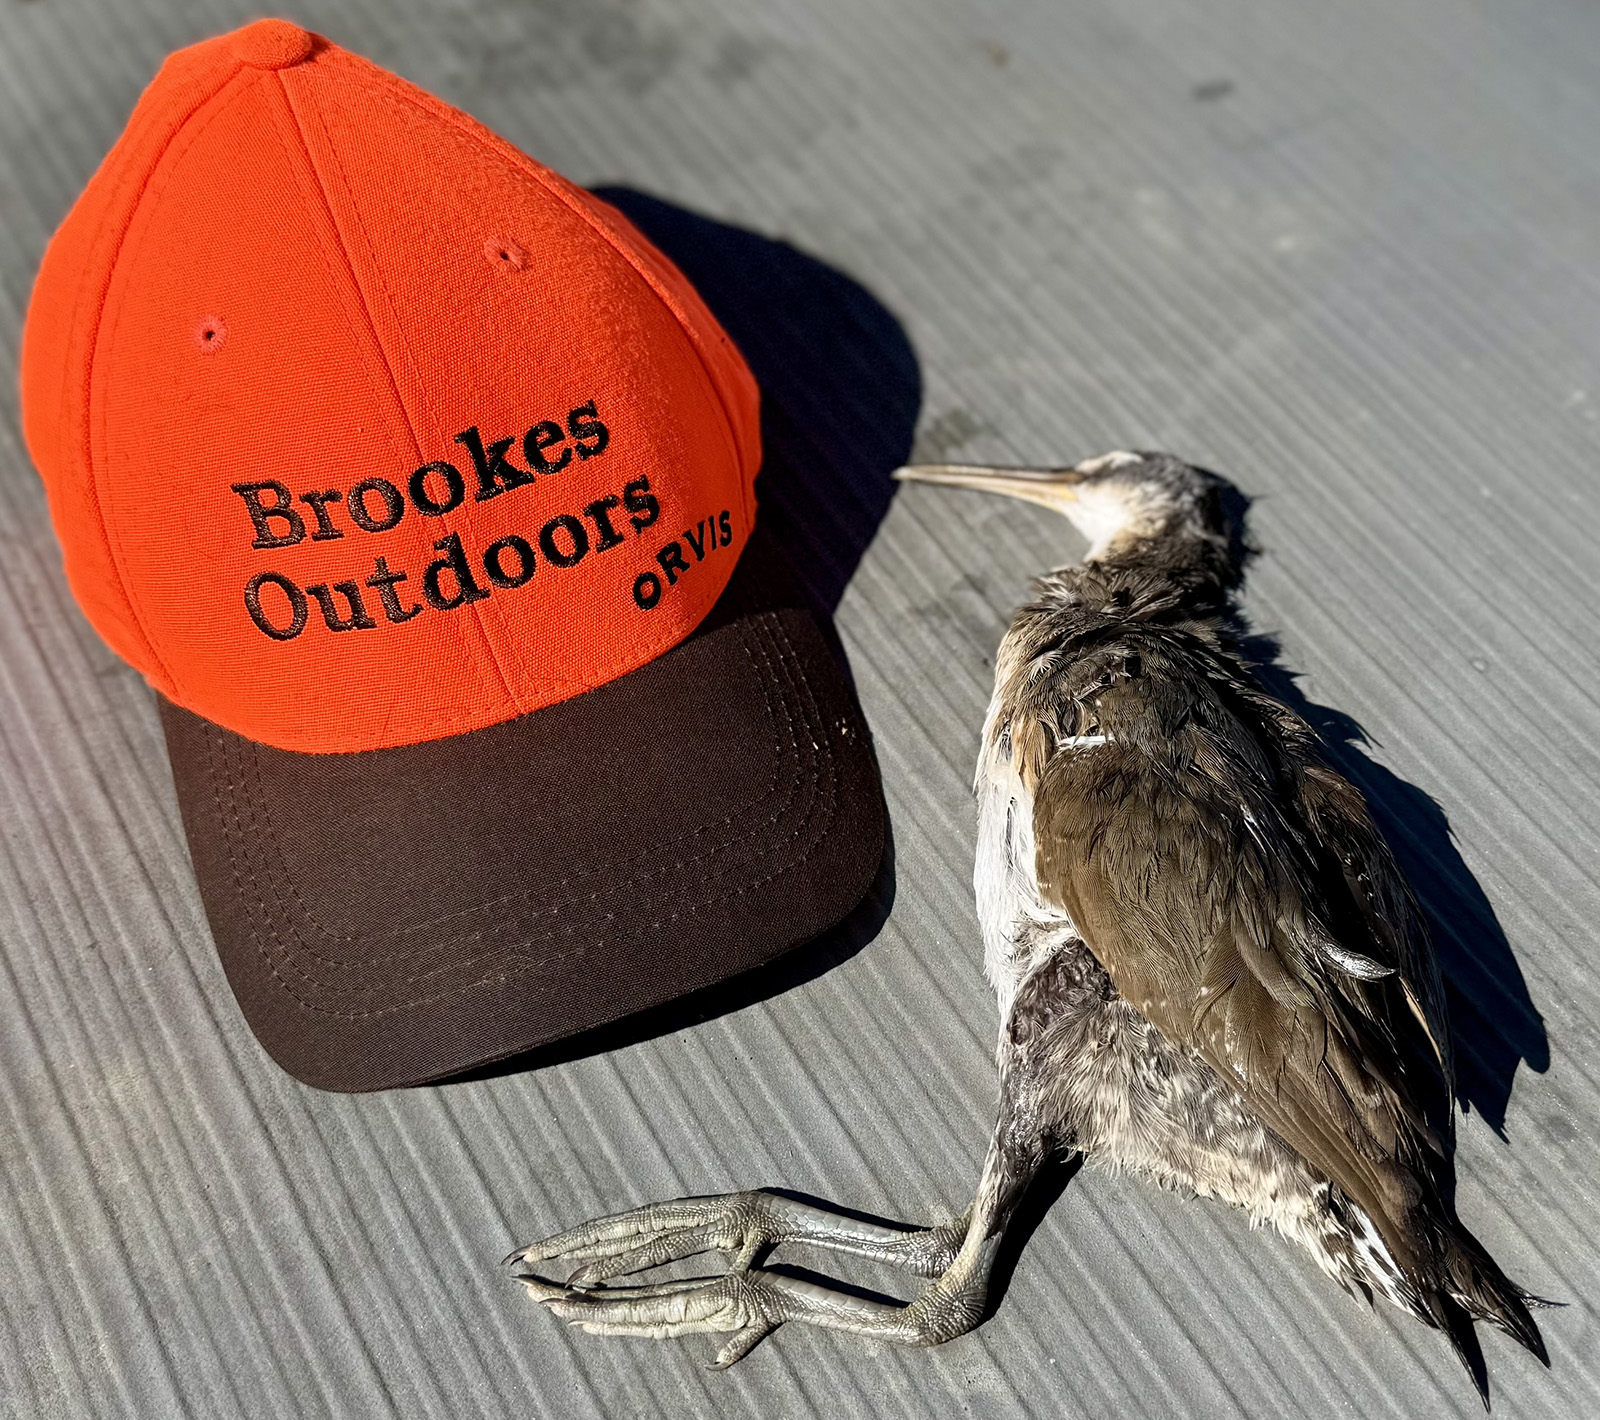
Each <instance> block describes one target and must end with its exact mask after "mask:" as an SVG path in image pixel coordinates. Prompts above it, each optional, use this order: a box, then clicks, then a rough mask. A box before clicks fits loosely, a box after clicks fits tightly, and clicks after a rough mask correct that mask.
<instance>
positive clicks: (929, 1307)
mask: <svg viewBox="0 0 1600 1420" xmlns="http://www.w3.org/2000/svg"><path fill="white" fill-rule="evenodd" d="M520 1280H521V1281H522V1283H523V1285H524V1286H526V1287H527V1289H528V1291H529V1292H531V1293H532V1294H533V1296H534V1297H535V1298H536V1299H537V1300H538V1301H540V1302H542V1303H543V1304H544V1305H545V1307H546V1308H547V1309H548V1310H549V1311H550V1312H551V1313H552V1314H553V1315H555V1316H558V1317H560V1318H561V1319H562V1320H563V1321H565V1322H567V1323H568V1324H569V1325H571V1326H576V1327H578V1328H579V1329H580V1330H582V1331H586V1332H588V1333H589V1334H590V1335H591V1336H648V1337H658V1338H659V1337H670V1336H690V1335H694V1334H697V1333H702V1332H710V1333H720V1334H726V1335H728V1337H729V1339H728V1340H727V1341H726V1342H725V1343H724V1344H723V1346H722V1348H721V1350H719V1351H718V1352H717V1354H716V1358H715V1359H714V1360H713V1361H712V1362H711V1366H712V1369H714V1370H719V1371H721V1370H726V1369H727V1368H728V1367H729V1366H731V1365H733V1363H734V1362H735V1361H738V1360H741V1359H742V1358H743V1357H745V1356H747V1355H749V1354H750V1352H751V1350H752V1349H754V1347H755V1345H756V1343H757V1342H759V1341H760V1340H761V1339H762V1338H763V1337H765V1336H766V1335H767V1334H768V1333H770V1332H772V1331H774V1330H776V1329H777V1328H778V1327H779V1326H782V1325H783V1324H784V1323H785V1322H790V1321H798V1322H805V1323H809V1324H810V1325H812V1326H821V1327H825V1328H827V1329H829V1330H831V1331H848V1332H852V1333H854V1334H856V1335H859V1336H867V1337H871V1338H873V1339H875V1340H879V1341H888V1342H893V1343H896V1344H899V1345H902V1346H935V1345H938V1344H939V1343H940V1342H942V1341H948V1340H949V1339H950V1338H951V1337H954V1336H959V1335H960V1334H961V1333H962V1332H964V1331H968V1330H970V1329H971V1328H972V1327H973V1326H975V1325H976V1324H977V1323H978V1321H979V1319H980V1318H981V1317H982V1315H983V1305H984V1302H983V1298H984V1292H983V1287H982V1285H981V1283H980V1284H979V1285H977V1286H976V1287H970V1286H969V1287H962V1288H955V1287H947V1286H946V1285H945V1284H944V1283H943V1282H935V1283H934V1284H933V1285H932V1286H931V1287H929V1289H928V1290H927V1291H926V1292H924V1293H923V1294H922V1296H920V1297H918V1298H917V1299H916V1300H915V1301H914V1302H911V1303H910V1304H909V1305H905V1306H901V1305H897V1304H895V1303H890V1302H880V1301H874V1300H872V1299H871V1298H867V1297H859V1296H855V1295H852V1294H850V1293H847V1292H842V1291H838V1290H836V1289H834V1288H832V1287H827V1286H822V1285H820V1284H818V1283H815V1282H808V1281H806V1280H804V1279H802V1278H798V1277H789V1276H784V1275H781V1274H778V1273H773V1272H763V1271H759V1270H755V1269H751V1270H748V1271H743V1272H728V1273H725V1274H724V1275H723V1276H721V1277H695V1278H690V1279H688V1280H686V1281H681V1282H658V1283H654V1284H652V1285H647V1286H642V1287H594V1288H589V1287H576V1286H566V1287H563V1286H559V1285H557V1284H554V1283H550V1282H545V1281H542V1280H540V1279H539V1278H535V1277H526V1276H525V1277H522V1278H521V1279H520Z"/></svg>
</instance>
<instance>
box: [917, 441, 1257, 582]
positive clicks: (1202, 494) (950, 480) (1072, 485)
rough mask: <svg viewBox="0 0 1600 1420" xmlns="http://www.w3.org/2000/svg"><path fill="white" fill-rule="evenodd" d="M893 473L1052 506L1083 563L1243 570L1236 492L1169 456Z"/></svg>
mask: <svg viewBox="0 0 1600 1420" xmlns="http://www.w3.org/2000/svg"><path fill="white" fill-rule="evenodd" d="M895 477H896V478H898V479H902V480H906V481H913V482H920V483H942V484H945V485H947V486H950V487H953V488H971V489H976V490H978V491H979V492H984V493H999V494H1003V495H1005V496H1006V497H1010V498H1021V499H1024V500H1025V501H1027V502H1029V503H1041V504H1043V505H1044V506H1045V507H1046V508H1053V509H1054V510H1055V511H1056V512H1058V513H1060V514H1062V515H1063V516H1064V517H1066V518H1067V519H1069V520H1070V521H1071V523H1072V525H1073V526H1074V527H1076V528H1077V529H1078V531H1079V532H1081V533H1082V534H1083V535H1084V536H1085V537H1086V538H1088V539H1089V550H1088V552H1087V553H1085V554H1084V561H1086V562H1117V561H1132V560H1141V561H1142V560H1147V559H1158V560H1160V561H1162V562H1167V563H1177V562H1191V561H1199V562H1203V563H1205V564H1207V566H1208V568H1209V569H1210V570H1213V571H1214V572H1216V573H1217V574H1218V575H1219V577H1220V579H1221V580H1222V581H1224V582H1225V583H1226V584H1229V585H1231V584H1233V583H1235V582H1237V581H1238V579H1239V576H1240V575H1241V573H1242V569H1243V563H1244V557H1245V551H1246V549H1245V543H1244V536H1243V514H1242V511H1241V510H1240V509H1239V508H1237V507H1235V506H1234V504H1235V503H1236V502H1238V501H1239V500H1240V495H1238V494H1237V493H1236V491H1235V490H1234V489H1233V486H1232V485H1231V484H1229V483H1228V482H1227V481H1226V480H1224V479H1221V478H1219V477H1217V475H1216V474H1214V473H1208V472H1206V471H1205V470H1204V469H1200V468H1196V467H1194V466H1193V465H1192V464H1186V463H1184V462H1183V460H1181V459H1177V458H1174V457H1173V456H1172V455H1171V454H1160V453H1129V452H1127V451H1125V450H1118V451H1117V452H1115V453H1110V454H1103V455H1101V456H1100V457H1099V458H1094V459H1086V460H1084V462H1082V463H1080V464H1076V465H1074V466H1073V467H1071V468H988V467H983V466H980V465H976V464H912V465H908V466H907V467H905V468H902V469H899V470H897V471H896V473H895ZM1230 495H1231V496H1230Z"/></svg>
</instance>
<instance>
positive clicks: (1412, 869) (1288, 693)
mask: <svg viewBox="0 0 1600 1420" xmlns="http://www.w3.org/2000/svg"><path fill="white" fill-rule="evenodd" d="M1212 477H1214V478H1218V481H1219V483H1220V484H1221V485H1223V495H1222V496H1223V507H1224V512H1225V515H1226V516H1227V519H1228V523H1229V529H1230V535H1231V537H1232V538H1233V539H1234V540H1235V547H1236V549H1237V551H1238V552H1239V555H1240V560H1241V565H1242V564H1243V563H1244V562H1247V561H1248V560H1249V559H1250V558H1252V557H1253V556H1254V555H1255V551H1254V548H1253V545H1252V544H1251V542H1250V540H1249V536H1248V530H1247V529H1248V515H1249V509H1250V503H1251V500H1250V499H1249V498H1248V497H1247V496H1246V495H1245V494H1243V493H1241V492H1239V491H1238V490H1237V489H1236V488H1234V487H1233V485H1232V484H1230V483H1228V482H1227V480H1226V479H1222V478H1221V477H1220V476H1219V475H1216V474H1212ZM1236 630H1237V631H1238V632H1239V633H1240V636H1241V643H1242V649H1243V651H1244V654H1245V656H1246V657H1247V658H1248V659H1249V660H1250V661H1251V662H1252V664H1253V665H1254V668H1255V672H1256V676H1257V678H1258V679H1259V680H1260V681H1261V683H1262V685H1263V686H1264V687H1265V689H1266V690H1267V691H1268V693H1270V694H1272V695H1275V696H1276V697H1277V698H1278V699H1279V700H1281V701H1283V702H1284V704H1286V705H1287V706H1289V708H1290V709H1292V710H1293V711H1294V712H1295V713H1296V714H1298V715H1299V716H1301V717H1302V718H1303V719H1304V720H1306V721H1307V723H1309V724H1310V725H1311V726H1312V727H1313V728H1314V729H1315V730H1316V731H1317V733H1318V734H1319V735H1321V737H1322V740H1323V742H1324V744H1325V746H1326V750H1327V758H1328V761H1329V763H1330V764H1331V765H1332V766H1333V767H1334V768H1335V769H1337V770H1338V771H1339V772H1340V773H1341V774H1343V775H1344V776H1345V778H1347V779H1348V780H1349V781H1350V782H1351V783H1352V784H1354V785H1355V786H1356V788H1357V789H1359V790H1360V791H1361V793H1362V796H1363V797H1364V798H1365V799H1366V801H1367V807H1368V808H1369V809H1370V811H1371V813H1372V817H1373V819H1374V821H1375V822H1376V823H1377V825H1378V827H1379V829H1380V830H1381V831H1382V833H1383V836H1384V838H1385V839H1386V840H1387V842H1388V844H1389V847H1390V848H1391V850H1392V851H1393V853H1394V856H1395V860H1396V861H1397V862H1398V863H1399V865H1400V868H1401V870H1402V871H1403V872H1404V873H1405V875H1406V877H1407V878H1408V879H1409V880H1410V882H1411V886H1412V887H1413V888H1414V889H1415V891H1416V895H1417V899H1418V901H1419V902H1420V903H1421V906H1422V911H1423V915H1424V917H1425V918H1426V919H1427V924H1428V930H1429V934H1430V935H1431V937H1432V939H1433V944H1434V948H1435V950H1436V952H1437V954H1438V958H1439V968H1440V972H1441V974H1442V976H1443V977H1444V986H1445V997H1446V1005H1447V1009H1448V1012H1449V1017H1450V1042H1451V1046H1452V1047H1453V1050H1454V1053H1455V1062H1456V1094H1457V1098H1458V1099H1459V1100H1460V1102H1461V1104H1462V1107H1463V1108H1465V1109H1471V1110H1475V1111H1476V1112H1477V1113H1478V1115H1479V1117H1480V1118H1481V1119H1482V1120H1483V1122H1484V1123H1485V1124H1487V1125H1488V1126H1489V1127H1490V1128H1491V1129H1493V1130H1494V1131H1495V1133H1496V1134H1497V1135H1499V1137H1500V1138H1501V1139H1504V1138H1505V1137H1506V1128H1505V1124H1506V1106H1507V1105H1508V1104H1509V1103H1510V1100H1511V1090H1512V1086H1513V1084H1514V1083H1515V1080H1516V1074H1517V1067H1518V1066H1519V1065H1522V1064H1524V1063H1526V1064H1527V1066H1528V1068H1529V1069H1531V1070H1533V1071H1535V1072H1537V1073H1539V1074H1543V1073H1544V1072H1545V1071H1546V1070H1548V1069H1549V1068H1550V1042H1549V1037H1548V1036H1547V1035H1546V1033H1545V1027H1544V1019H1543V1017H1542V1016H1540V1014H1539V1011H1538V1009H1537V1008H1536V1007H1535V1006H1534V1004H1533V998H1532V997H1531V996H1530V995H1529V994H1528V984H1527V981H1526V980H1525V979H1524V978H1523V975H1522V968H1521V967H1520V966H1518V964H1517V958H1516V954H1515V952H1513V951H1512V949H1511V943H1510V942H1509V941H1507V940H1506V934H1505V932H1504V930H1503V929H1502V928H1501V926H1500V920H1499V918H1498V917H1497V916H1496V914H1495V910H1494V907H1493V905H1492V904H1491V903H1490V901H1489V899H1488V896H1487V895H1486V894H1485V893H1484V891H1483V888H1482V886H1481V885H1480V884H1479V882H1478V880H1477V878H1476V877H1475V876H1474V875H1473V872H1472V869H1470V868H1469V867H1468V866H1467V865H1466V863H1465V861H1463V859H1462V857H1461V854H1460V852H1459V851H1458V849H1457V848H1456V844H1455V837H1454V835H1453V834H1452V833H1451V831H1450V820H1449V818H1448V816H1447V815H1446V814H1445V811H1444V809H1443V808H1441V807H1440V805H1439V803H1438V802H1437V801H1436V800H1435V799H1434V798H1433V797H1432V796H1431V795H1429V794H1428V793H1427V792H1426V791H1425V790H1424V789H1421V788H1419V787H1418V786H1417V785H1415V784H1413V783H1411V782H1410V781H1409V780H1406V779H1403V778H1401V777H1400V776H1399V775H1398V774H1396V773H1394V771H1393V770H1390V769H1387V768H1385V767H1384V766H1383V765H1382V764H1380V763H1378V761H1377V760H1375V759H1373V758H1372V757H1371V756H1370V755H1369V754H1368V753H1367V752H1366V748H1367V747H1368V746H1371V745H1372V744H1373V741H1372V739H1371V738H1370V736H1368V734H1367V732H1366V731H1365V730H1364V729H1363V728H1362V727H1361V725H1360V723H1359V722H1358V721H1357V720H1356V719H1355V718H1354V717H1353V716H1351V715H1349V714H1346V713H1345V712H1344V711H1342V710H1336V709H1334V708H1333V707H1332V706H1328V705H1319V704H1317V702H1316V701H1314V700H1312V699H1310V698H1309V697H1308V696H1307V695H1306V694H1305V692H1304V691H1302V690H1301V689H1300V686H1299V684H1298V682H1297V680H1296V676H1297V672H1295V671H1293V670H1291V669H1289V668H1288V667H1286V666H1284V665H1283V664H1282V661H1281V659H1280V657H1281V654H1282V648H1281V647H1280V646H1279V644H1278V642H1277V640H1276V639H1275V638H1274V637H1272V636H1270V635H1266V634H1264V633H1261V632H1258V631H1254V630H1252V629H1251V628H1250V627H1248V626H1247V625H1246V624H1245V623H1244V621H1243V619H1242V618H1241V619H1240V620H1239V621H1238V622H1237V624H1236Z"/></svg>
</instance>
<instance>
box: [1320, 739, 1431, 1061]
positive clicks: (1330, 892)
mask: <svg viewBox="0 0 1600 1420" xmlns="http://www.w3.org/2000/svg"><path fill="white" fill-rule="evenodd" d="M1298 798H1299V810H1300V814H1301V817H1302V818H1303V820H1304V822H1305V825H1306V827H1307V830H1308V834H1309V841H1310V842H1311V843H1312V844H1313V845H1314V846H1315V847H1316V849H1318V850H1319V851H1318V859H1319V862H1318V867H1319V869H1320V876H1321V879H1322V884H1323V899H1324V901H1325V903H1326V904H1327V905H1328V910H1329V912H1330V915H1332V916H1333V917H1334V920H1335V926H1334V932H1335V934H1336V935H1337V936H1338V937H1339V938H1340V939H1342V940H1351V939H1360V940H1362V941H1365V942H1367V943H1368V944H1369V948H1368V953H1367V954H1368V955H1370V956H1373V957H1375V958H1377V959H1378V960H1379V961H1381V962H1382V963H1383V964H1384V965H1385V966H1389V967H1392V968H1393V969H1394V970H1395V972H1396V974H1397V976H1398V979H1399V985H1400V987H1401V989H1402V991H1403V992H1404V994H1405V1000H1406V1005H1407V1007H1408V1008H1409V1010H1410V1011H1411V1013H1412V1014H1413V1015H1414V1016H1415V1017H1416V1019H1417V1022H1418V1024H1420V1025H1421V1027H1422V1029H1423V1031H1424V1033H1425V1034H1426V1037H1427V1041H1428V1045H1429V1046H1430V1048H1431V1049H1432V1050H1433V1053H1434V1058H1435V1059H1436V1060H1437V1061H1438V1063H1439V1068H1440V1071H1441V1073H1442V1074H1443V1076H1444V1079H1445V1082H1446V1084H1447V1086H1450V1087H1452V1088H1453V1086H1454V1082H1455V1067H1454V1060H1453V1057H1452V1053H1451V1048H1450V1021H1449V1016H1448V1015H1447V1013H1446V1009H1445V997H1444V979H1443V977H1442V976H1441V975H1440V973H1439V961H1438V958H1437V957H1436V956H1435V955H1434V951H1433V944H1432V942H1431V941H1430V940H1429V937H1428V929H1427V924H1426V922H1425V920H1424V918H1423V915H1422V909H1421V907H1420V906H1419V905H1418V903H1417V899H1416V895H1415V894H1414V893H1413V892H1412V890H1411V884H1410V883H1408V882H1407V881H1406V879H1405V875H1404V874H1403V873H1402V872H1401V871H1400V869H1399V867H1398V866H1397V865H1396V863H1395V861H1394V856H1393V854H1392V853H1391V852H1390V851H1389V845H1388V844H1387V843H1385V842H1384V841H1383V836H1382V835H1381V834H1380V833H1379V832H1378V829H1377V826H1376V825H1375V824H1374V823H1373V821H1372V816H1371V814H1370V813H1369V812H1368V810H1367V805H1366V800H1365V799H1363V798H1362V796H1361V792H1360V791H1359V790H1358V789H1357V788H1356V787H1355V785H1353V784H1351V783H1350V781H1349V780H1348V779H1346V778H1345V777H1344V776H1343V775H1341V774H1338V773H1337V772H1335V771H1334V770H1332V769H1330V768H1329V767H1328V766H1326V765H1325V764H1322V763H1321V762H1320V761H1316V760H1313V761H1311V762H1309V763H1307V764H1306V765H1305V767H1304V771H1303V777H1302V779H1301V782H1300V789H1299V795H1298Z"/></svg>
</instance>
